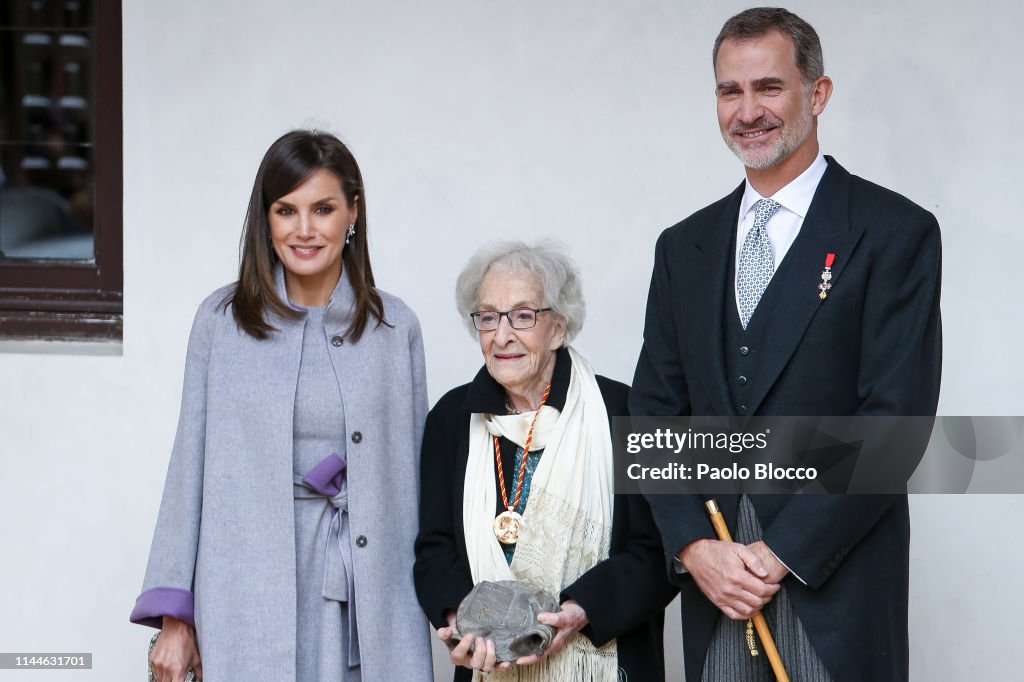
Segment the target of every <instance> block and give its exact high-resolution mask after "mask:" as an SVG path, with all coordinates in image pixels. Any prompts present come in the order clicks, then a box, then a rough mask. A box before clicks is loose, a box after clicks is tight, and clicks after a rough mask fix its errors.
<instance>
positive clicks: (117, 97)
mask: <svg viewBox="0 0 1024 682" xmlns="http://www.w3.org/2000/svg"><path fill="white" fill-rule="evenodd" d="M121 163H122V154H121V3H120V1H119V0H113V1H112V0H3V2H0V337H6V338H11V337H18V338H26V337H27V338H64V339H68V338H71V339H81V338H87V339H117V340H120V338H121V330H122V310H123V308H122V282H123V275H122V227H121V223H122V202H121V175H122V171H121Z"/></svg>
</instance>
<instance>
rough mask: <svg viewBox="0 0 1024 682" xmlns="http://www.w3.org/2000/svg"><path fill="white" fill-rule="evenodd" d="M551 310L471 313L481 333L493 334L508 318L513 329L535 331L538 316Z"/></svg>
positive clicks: (526, 309) (518, 309) (524, 309)
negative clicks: (504, 319) (502, 320)
mask: <svg viewBox="0 0 1024 682" xmlns="http://www.w3.org/2000/svg"><path fill="white" fill-rule="evenodd" d="M550 310H551V308H516V309H515V310H505V311H501V310H478V311H477V312H475V313H470V314H469V316H470V317H472V318H473V326H475V327H476V330H477V331H480V332H493V331H494V330H495V329H497V328H498V325H499V324H501V318H503V317H507V318H508V323H509V324H510V325H511V326H512V328H513V329H533V328H534V327H536V326H537V315H539V314H540V313H546V312H548V311H550Z"/></svg>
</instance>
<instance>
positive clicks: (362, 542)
mask: <svg viewBox="0 0 1024 682" xmlns="http://www.w3.org/2000/svg"><path fill="white" fill-rule="evenodd" d="M367 542H368V541H367V539H366V536H365V535H360V536H359V537H357V538H356V547H366V543H367Z"/></svg>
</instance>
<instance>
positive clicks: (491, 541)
mask: <svg viewBox="0 0 1024 682" xmlns="http://www.w3.org/2000/svg"><path fill="white" fill-rule="evenodd" d="M569 357H570V358H571V360H572V371H571V375H570V379H569V390H568V393H567V395H566V399H565V407H564V408H563V410H562V412H561V413H559V412H558V410H556V409H554V408H551V407H547V406H545V407H544V408H542V410H541V414H540V416H539V417H538V418H537V425H536V427H535V428H534V435H533V444H532V445H531V449H533V448H536V449H541V448H543V449H544V454H543V456H542V457H541V460H540V462H539V464H538V465H537V469H536V471H535V472H534V474H533V479H532V481H531V483H530V497H529V499H528V501H527V505H526V509H525V511H524V513H523V522H522V526H521V527H520V533H519V542H518V543H517V544H516V551H515V556H514V557H513V559H512V565H511V566H510V565H509V564H508V563H506V561H505V555H504V553H503V552H502V548H501V545H500V544H499V543H498V540H497V539H496V538H495V537H494V531H493V529H492V523H493V521H494V514H495V509H496V504H497V500H496V499H495V498H496V494H495V491H494V483H495V476H496V469H495V464H494V446H493V438H492V436H493V435H498V436H505V437H507V438H509V439H510V440H512V441H513V442H515V443H517V444H518V445H519V446H520V447H522V446H523V443H524V442H525V439H526V434H527V432H528V431H529V428H530V422H531V421H532V420H533V416H534V412H528V413H524V414H520V415H511V416H495V415H488V414H476V413H474V414H473V415H472V416H471V418H470V424H469V458H468V461H467V464H466V478H465V504H464V506H463V525H464V528H465V534H466V551H467V554H468V555H469V564H470V570H471V571H472V575H473V582H474V584H475V583H479V582H480V581H482V580H523V581H526V582H529V583H532V584H534V585H537V586H538V587H542V588H544V589H545V590H547V591H548V592H550V593H552V594H554V595H555V596H557V595H558V594H559V593H560V592H561V591H562V589H563V588H565V587H566V586H568V585H570V584H572V583H573V582H575V581H576V580H577V579H578V578H579V577H580V576H581V575H583V574H584V573H586V572H587V571H588V570H590V569H591V568H593V567H594V566H595V565H597V564H598V563H599V562H600V561H603V560H604V559H607V558H608V551H609V547H610V545H611V532H612V508H613V507H612V505H613V497H612V483H613V468H612V441H611V431H610V429H609V427H608V412H607V410H606V409H605V406H604V400H603V399H602V397H601V389H600V387H599V386H598V385H597V377H596V376H595V375H594V370H593V369H592V368H591V367H590V364H589V363H587V361H586V360H584V359H583V357H582V356H581V355H579V353H577V352H576V351H575V350H574V349H573V348H571V347H570V348H569ZM510 492H511V491H510ZM617 670H618V653H617V650H616V643H615V641H614V640H612V641H611V642H609V643H608V644H606V645H605V646H603V647H601V648H600V649H598V648H596V647H594V645H593V644H592V643H591V642H590V640H589V639H587V638H586V637H584V636H583V635H580V634H578V633H577V634H576V636H575V637H573V638H572V639H571V640H570V641H569V642H568V644H567V645H566V646H565V648H564V649H562V650H561V651H558V652H557V653H555V654H554V655H552V656H550V657H547V658H545V659H543V660H542V661H541V662H540V663H537V664H536V665H532V666H526V667H523V668H518V667H513V668H512V669H511V670H508V671H504V672H497V671H496V672H494V673H493V674H492V675H490V676H489V677H487V678H486V679H487V680H488V682H505V681H512V680H516V681H518V682H534V681H536V682H541V681H554V680H557V681H559V682H562V681H564V682H576V681H580V682H591V681H593V682H605V681H612V682H613V681H614V680H616V679H617ZM473 679H474V681H476V680H480V679H482V678H481V676H480V675H479V674H478V673H475V674H474V678H473Z"/></svg>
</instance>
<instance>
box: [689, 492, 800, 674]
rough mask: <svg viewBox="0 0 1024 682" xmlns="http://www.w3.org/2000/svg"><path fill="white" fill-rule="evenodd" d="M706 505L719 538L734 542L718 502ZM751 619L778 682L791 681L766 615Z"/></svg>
mask: <svg viewBox="0 0 1024 682" xmlns="http://www.w3.org/2000/svg"><path fill="white" fill-rule="evenodd" d="M704 506H705V507H706V508H707V510H708V516H710V517H711V525H712V526H714V528H715V534H716V535H718V539H719V540H721V541H723V542H732V535H731V534H730V533H729V527H728V526H726V525H725V519H724V518H723V517H722V512H721V511H719V509H718V503H717V502H715V501H714V500H708V501H707V502H705V503H704ZM751 620H753V621H754V627H755V628H756V629H757V636H758V638H759V639H760V640H761V645H762V646H764V652H765V653H766V654H767V655H768V662H769V663H771V664H772V672H774V673H775V679H777V680H778V682H789V675H787V674H786V668H785V666H783V665H782V658H781V657H780V656H779V650H778V649H776V648H775V640H774V639H772V633H771V632H769V630H768V623H767V622H766V621H765V619H764V615H763V614H762V613H761V612H760V611H758V612H757V613H755V614H754V617H753V618H752V619H751Z"/></svg>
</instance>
